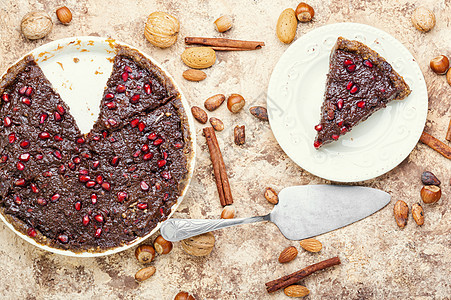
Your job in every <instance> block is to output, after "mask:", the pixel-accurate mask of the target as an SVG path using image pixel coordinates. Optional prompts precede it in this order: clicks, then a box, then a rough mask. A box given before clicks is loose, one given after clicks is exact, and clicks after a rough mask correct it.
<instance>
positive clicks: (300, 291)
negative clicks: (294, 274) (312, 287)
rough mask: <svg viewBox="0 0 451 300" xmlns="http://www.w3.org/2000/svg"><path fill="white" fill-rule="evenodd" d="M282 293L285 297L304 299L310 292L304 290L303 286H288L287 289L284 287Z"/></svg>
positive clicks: (306, 289)
mask: <svg viewBox="0 0 451 300" xmlns="http://www.w3.org/2000/svg"><path fill="white" fill-rule="evenodd" d="M283 292H284V293H285V295H287V296H288V297H297V298H299V297H305V296H307V295H308V294H309V293H310V291H309V290H308V288H306V287H305V286H302V285H298V284H295V285H290V286H288V287H286V288H285V289H284V290H283Z"/></svg>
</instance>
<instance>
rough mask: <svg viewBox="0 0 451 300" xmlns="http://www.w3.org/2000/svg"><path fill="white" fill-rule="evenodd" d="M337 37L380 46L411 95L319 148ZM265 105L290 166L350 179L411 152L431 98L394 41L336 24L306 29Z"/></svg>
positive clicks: (280, 66)
mask: <svg viewBox="0 0 451 300" xmlns="http://www.w3.org/2000/svg"><path fill="white" fill-rule="evenodd" d="M339 36H343V37H345V38H347V39H352V40H358V41H360V42H362V43H364V44H366V45H367V46H369V47H370V48H372V49H373V50H375V51H377V52H378V53H379V54H380V55H382V56H383V57H384V58H385V59H386V60H387V61H388V62H389V63H390V64H391V65H392V66H393V68H394V69H395V70H396V71H397V72H398V73H399V74H400V75H401V76H403V77H404V79H405V81H406V82H407V84H408V85H409V86H410V88H411V89H412V93H411V94H410V95H409V97H408V98H406V99H404V100H402V101H392V102H391V103H389V104H388V105H387V107H386V108H385V109H382V110H380V111H378V112H376V113H374V114H373V115H372V116H371V117H370V118H368V119H367V120H366V121H365V122H363V123H361V124H359V125H357V126H356V127H354V128H353V129H352V131H351V132H349V133H347V134H346V135H344V136H342V137H340V139H339V140H338V141H335V142H333V143H331V144H327V145H325V146H323V147H321V148H320V149H319V150H316V149H315V148H314V147H313V141H314V138H315V135H316V131H315V130H314V126H315V125H316V124H318V122H319V120H320V108H321V104H322V102H323V95H324V90H325V83H326V75H327V73H328V71H329V55H330V51H331V49H332V47H333V45H334V44H335V42H336V40H337V38H338V37H339ZM267 107H268V114H269V121H270V124H271V129H272V131H273V132H274V135H275V137H276V139H277V141H278V142H279V144H280V146H281V147H282V149H283V150H284V151H285V153H286V154H287V155H288V156H289V157H290V158H291V159H292V160H293V161H294V162H295V163H297V164H298V165H299V166H300V167H302V168H303V169H305V170H307V171H308V172H310V173H312V174H314V175H316V176H319V177H322V178H325V179H328V180H333V181H340V182H355V181H362V180H367V179H371V178H374V177H377V176H379V175H382V174H384V173H386V172H388V171H390V170H391V169H393V168H394V167H396V166H397V165H398V164H399V163H401V162H402V161H403V160H404V159H405V158H406V157H407V156H408V155H409V153H410V152H411V151H412V149H413V148H414V147H415V145H416V143H417V142H418V140H419V138H420V135H421V132H422V130H423V127H424V124H425V122H426V116H427V108H428V97H427V89H426V83H425V81H424V77H423V74H422V73H421V70H420V68H419V66H418V64H417V63H416V61H415V59H414V58H413V56H412V55H411V54H410V52H409V51H408V50H407V48H406V47H404V46H403V45H402V44H401V43H400V42H399V41H398V40H396V39H395V38H394V37H393V36H391V35H389V34H388V33H386V32H384V31H382V30H380V29H377V28H374V27H371V26H368V25H364V24H356V23H338V24H332V25H326V26H323V27H320V28H317V29H315V30H312V31H310V32H309V33H307V34H305V35H303V36H302V37H300V38H299V39H298V40H297V41H296V42H294V43H293V44H292V45H291V46H290V47H289V48H288V49H287V50H286V51H285V53H284V54H283V55H282V57H281V58H280V60H279V62H278V63H277V65H276V67H275V68H274V71H273V73H272V75H271V79H270V82H269V87H268V98H267Z"/></svg>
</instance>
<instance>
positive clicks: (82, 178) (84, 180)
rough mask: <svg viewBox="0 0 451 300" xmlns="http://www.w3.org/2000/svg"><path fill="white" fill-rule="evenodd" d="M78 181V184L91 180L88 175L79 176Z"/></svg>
mask: <svg viewBox="0 0 451 300" xmlns="http://www.w3.org/2000/svg"><path fill="white" fill-rule="evenodd" d="M78 180H79V181H80V182H88V181H89V180H91V178H90V177H89V176H88V175H80V176H78Z"/></svg>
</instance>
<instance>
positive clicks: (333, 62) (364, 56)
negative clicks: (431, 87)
mask: <svg viewBox="0 0 451 300" xmlns="http://www.w3.org/2000/svg"><path fill="white" fill-rule="evenodd" d="M410 92H411V91H410V88H409V86H408V85H407V83H406V82H405V81H404V79H403V78H402V77H401V76H400V75H399V74H398V73H397V72H396V71H395V70H394V69H393V67H392V66H391V65H390V64H389V63H388V62H387V61H386V60H385V59H384V58H383V57H381V56H380V55H379V54H378V53H377V52H376V51H374V50H372V49H370V48H369V47H368V46H366V45H364V44H362V43H360V42H358V41H351V40H347V39H345V38H343V37H339V38H338V39H337V43H336V44H335V46H334V48H333V49H332V52H331V54H330V63H329V74H328V75H327V83H326V91H325V94H324V102H323V105H322V107H321V121H320V122H319V124H318V125H316V126H315V130H316V131H317V135H316V138H315V141H314V143H313V145H314V147H315V148H316V149H318V148H320V147H321V146H323V145H325V144H327V143H330V142H333V141H335V140H338V139H339V137H340V136H342V135H344V134H346V133H347V132H349V131H350V130H351V129H352V128H353V127H354V126H355V125H357V124H359V123H360V122H362V121H365V120H366V119H367V118H368V117H369V116H371V115H372V114H373V113H374V112H376V111H378V110H379V109H381V108H384V107H385V106H386V105H387V103H388V102H390V101H392V100H402V99H404V98H406V97H407V96H408V95H409V94H410Z"/></svg>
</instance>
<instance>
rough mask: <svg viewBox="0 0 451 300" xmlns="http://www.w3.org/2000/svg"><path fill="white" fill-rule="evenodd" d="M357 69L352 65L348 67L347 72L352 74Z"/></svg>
mask: <svg viewBox="0 0 451 300" xmlns="http://www.w3.org/2000/svg"><path fill="white" fill-rule="evenodd" d="M355 68H356V67H355V65H354V64H352V65H349V66H347V67H346V70H347V71H348V72H350V73H352V72H354V71H355Z"/></svg>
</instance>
